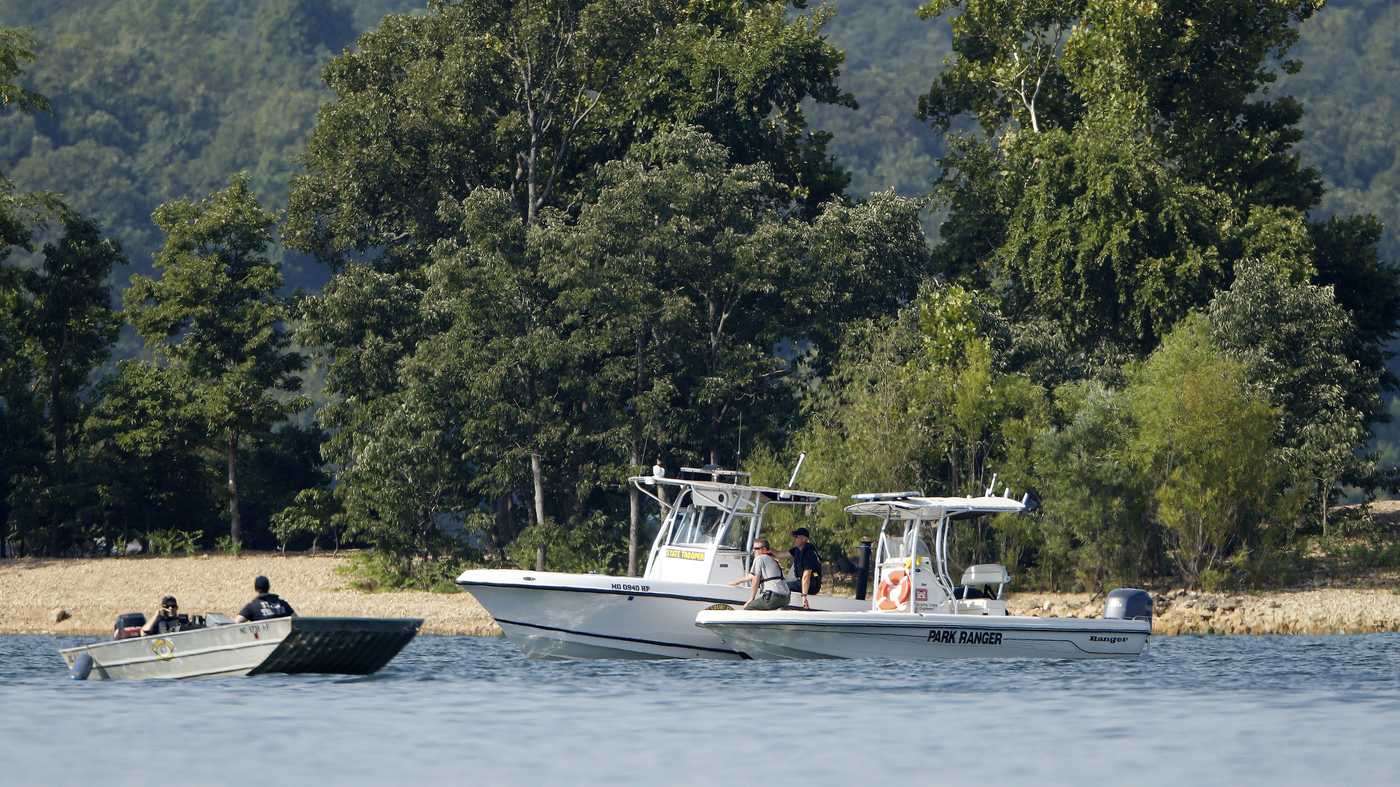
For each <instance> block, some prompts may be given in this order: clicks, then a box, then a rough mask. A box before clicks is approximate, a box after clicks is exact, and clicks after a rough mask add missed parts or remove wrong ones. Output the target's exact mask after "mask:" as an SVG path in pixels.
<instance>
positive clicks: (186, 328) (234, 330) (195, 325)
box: [125, 173, 309, 547]
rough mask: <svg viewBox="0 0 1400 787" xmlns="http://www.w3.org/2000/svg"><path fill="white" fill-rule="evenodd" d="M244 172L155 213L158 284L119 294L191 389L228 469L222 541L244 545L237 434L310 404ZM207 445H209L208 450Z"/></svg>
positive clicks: (271, 217)
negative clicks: (162, 236)
mask: <svg viewBox="0 0 1400 787" xmlns="http://www.w3.org/2000/svg"><path fill="white" fill-rule="evenodd" d="M248 181H249V177H248V175H247V174H246V173H240V174H237V175H234V176H233V177H232V178H231V179H230V182H229V185H228V187H227V188H225V189H222V190H220V191H217V192H215V193H214V194H213V195H211V196H210V197H209V198H208V199H206V200H203V201H200V202H192V201H190V200H185V199H181V200H176V201H174V202H170V203H166V204H165V205H162V206H161V207H160V208H159V209H158V210H157V211H156V213H155V216H154V217H153V218H154V220H155V222H156V225H157V226H158V227H160V229H161V230H163V231H164V232H165V233H166V236H167V237H166V242H165V249H164V250H163V251H162V252H161V253H160V254H159V255H157V258H156V268H157V269H158V270H159V271H161V272H162V273H163V276H162V278H161V279H160V281H156V280H153V279H151V278H148V277H145V276H140V275H137V276H133V277H132V285H131V288H130V289H128V290H127V292H126V296H125V299H126V312H127V315H128V317H129V319H130V321H131V324H132V325H133V326H135V327H136V330H137V331H138V332H139V333H140V334H141V336H142V338H143V339H145V340H146V344H147V346H148V347H151V348H152V349H154V350H155V352H156V354H157V355H158V356H160V357H161V358H162V359H163V360H164V361H165V362H167V363H169V364H171V365H172V366H173V367H174V368H176V369H177V370H178V371H179V372H180V375H181V378H182V379H181V381H180V384H182V385H184V386H187V387H188V388H189V389H190V390H192V391H193V392H194V395H195V398H196V400H197V401H198V402H199V405H200V415H201V418H202V419H204V422H205V424H206V429H207V433H208V434H209V435H210V437H211V439H212V440H214V441H216V443H217V444H219V445H221V447H222V454H223V456H224V459H225V461H226V463H227V468H228V476H227V477H228V494H229V525H230V530H229V532H230V537H231V538H232V539H233V543H234V545H235V547H237V545H239V544H240V543H241V540H242V535H243V533H242V516H241V513H240V510H239V499H240V494H239V485H238V468H237V464H238V451H239V445H240V443H241V441H242V440H243V438H244V436H246V435H247V434H249V433H250V432H252V431H255V430H262V429H267V428H269V427H271V426H272V425H273V424H276V423H278V422H280V421H282V420H284V419H285V418H286V417H287V416H288V415H289V414H291V413H295V412H299V411H301V410H303V409H305V408H306V407H307V406H308V404H309V403H308V402H307V401H306V400H305V399H304V398H302V397H296V398H291V399H288V398H285V397H283V398H279V397H278V396H276V395H275V392H289V393H292V392H296V391H297V390H299V389H300V387H301V378H300V377H298V376H296V372H298V371H300V370H301V369H302V368H303V367H304V365H305V362H304V360H303V358H302V356H301V355H300V354H299V353H295V352H288V348H289V347H290V345H291V340H290V338H289V337H288V335H287V333H286V331H285V330H284V329H283V326H282V321H283V320H284V319H285V318H286V308H285V305H284V303H283V302H282V300H281V299H280V298H278V297H277V295H276V293H277V291H278V290H279V289H280V288H281V287H282V274H281V266H280V265H278V264H277V263H275V262H273V261H272V260H270V259H269V258H268V257H267V256H266V253H267V249H268V246H269V245H271V243H272V227H273V225H274V224H275V223H276V221H277V217H276V215H275V214H271V213H266V212H264V211H263V210H262V208H261V206H260V205H259V204H258V201H257V199H256V198H255V197H254V196H253V195H252V193H251V192H250V191H249V189H248ZM211 447H213V446H211Z"/></svg>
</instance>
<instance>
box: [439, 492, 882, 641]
mask: <svg viewBox="0 0 1400 787" xmlns="http://www.w3.org/2000/svg"><path fill="white" fill-rule="evenodd" d="M748 478H749V474H748V473H744V472H738V471H732V470H722V469H720V468H717V467H714V466H707V467H704V468H690V467H685V468H681V471H680V475H679V477H676V478H668V477H666V476H665V473H664V471H663V470H661V469H660V468H657V470H656V471H654V472H653V474H652V475H650V476H637V477H633V478H630V479H628V482H629V483H631V484H633V485H635V486H636V487H637V489H639V490H640V491H641V492H642V493H643V494H645V495H647V496H648V497H650V498H652V499H653V500H655V501H656V502H658V503H660V504H661V511H662V525H661V530H660V532H659V533H658V534H657V536H656V540H655V542H654V543H653V544H652V548H651V554H650V556H649V557H648V559H647V565H646V571H645V572H644V573H643V575H642V576H641V577H615V576H607V575H604V574H565V573H557V572H550V571H516V570H506V569H476V570H472V571H467V572H465V573H463V574H462V575H461V576H460V577H458V578H457V584H458V585H461V586H462V587H463V588H466V589H467V590H468V591H470V592H471V594H472V595H473V596H475V597H476V599H477V601H480V602H481V605H482V606H483V607H485V608H486V611H487V612H489V613H491V617H493V618H495V619H496V623H497V624H499V625H500V627H501V629H502V630H503V631H504V632H505V634H506V636H507V637H509V638H510V641H511V642H513V643H515V645H516V647H518V648H520V650H521V651H523V652H524V653H525V655H527V656H529V657H531V658H537V659H576V658H585V659H587V658H626V659H666V658H684V659H690V658H711V659H741V658H744V656H743V655H742V654H741V653H739V652H737V651H736V650H734V649H733V648H731V647H729V646H728V645H726V644H725V643H724V642H723V641H721V640H720V638H719V637H718V636H717V635H716V634H715V633H714V632H713V631H709V630H706V629H701V628H697V627H696V626H695V615H696V614H697V613H698V612H700V611H701V610H703V609H707V608H709V609H733V608H737V607H743V606H744V604H745V602H747V601H748V599H749V588H748V587H747V586H731V585H729V584H728V583H729V582H731V581H733V580H736V579H739V578H740V577H743V576H744V575H745V574H747V573H748V572H749V561H750V560H751V559H752V552H751V550H752V548H753V541H754V539H755V538H758V537H759V534H760V533H761V532H762V530H763V518H764V515H765V514H766V513H767V512H768V511H769V509H771V508H772V507H774V506H799V507H801V506H813V505H816V504H818V503H820V502H821V501H823V500H834V499H835V498H834V497H832V496H831V495H823V494H818V493H816V492H803V491H800V490H796V489H783V488H777V487H767V486H754V485H752V484H750V483H748ZM793 478H794V480H793V481H789V482H788V484H789V486H791V484H792V483H794V482H795V479H796V473H795V472H794V474H793ZM809 602H810V604H811V607H812V609H822V610H850V611H855V610H859V609H863V608H864V607H865V603H864V602H860V601H855V600H854V599H846V598H837V597H833V596H821V595H818V596H811V597H809Z"/></svg>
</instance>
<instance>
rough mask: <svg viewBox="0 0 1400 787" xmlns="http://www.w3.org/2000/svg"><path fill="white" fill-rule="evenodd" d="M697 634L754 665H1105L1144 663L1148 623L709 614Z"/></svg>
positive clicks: (702, 618) (864, 614)
mask: <svg viewBox="0 0 1400 787" xmlns="http://www.w3.org/2000/svg"><path fill="white" fill-rule="evenodd" d="M695 625H696V627H697V628H701V629H704V630H706V631H711V632H713V633H714V634H715V635H716V636H717V637H718V638H719V639H720V640H721V641H722V642H724V643H725V645H726V646H728V647H729V648H731V649H733V650H734V651H736V652H738V653H742V654H743V655H745V656H747V657H748V658H752V659H872V658H873V659H900V660H943V659H969V658H984V659H1024V658H1030V659H1107V658H1122V657H1125V656H1139V655H1141V654H1142V653H1143V651H1144V650H1145V649H1146V648H1147V641H1148V637H1149V636H1150V635H1151V633H1152V624H1151V623H1150V622H1148V621H1143V620H1102V619H1081V618H1033V617H1019V616H1009V615H1008V616H992V615H985V616H984V615H949V614H933V613H919V614H903V613H901V614H886V613H879V612H869V611H866V612H857V613H845V612H826V613H823V612H801V611H789V610H775V611H773V612H746V611H743V610H735V611H704V612H700V613H699V614H698V615H697V616H696V620H695Z"/></svg>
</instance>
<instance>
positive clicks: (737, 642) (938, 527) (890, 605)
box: [695, 480, 1152, 660]
mask: <svg viewBox="0 0 1400 787" xmlns="http://www.w3.org/2000/svg"><path fill="white" fill-rule="evenodd" d="M993 484H995V480H993ZM855 499H856V503H855V504H853V505H851V506H848V507H847V508H846V511H847V512H848V513H851V514H856V515H858V516H859V515H864V516H877V517H880V518H882V519H883V523H882V525H881V528H880V542H879V547H878V549H877V555H876V565H877V566H878V568H879V576H878V577H877V582H878V590H877V591H876V593H875V597H874V599H873V600H872V601H871V602H869V608H868V609H865V610H863V611H860V612H808V611H805V610H774V611H771V612H748V611H742V610H732V611H731V610H706V611H703V612H700V613H699V614H697V615H696V618H695V625H696V626H698V627H700V628H702V629H705V630H707V631H712V632H714V633H715V634H717V635H718V636H719V638H720V639H721V640H723V641H724V644H725V645H727V646H729V647H731V648H733V649H734V650H735V651H736V652H738V653H741V654H743V655H744V656H746V657H748V658H753V659H842V658H844V659H858V658H877V659H901V660H903V659H915V660H937V659H965V658H992V659H1002V658H1040V659H1103V658H1115V657H1124V656H1138V655H1141V654H1142V652H1143V651H1144V650H1145V649H1146V648H1147V641H1148V637H1150V636H1151V634H1152V600H1151V597H1150V596H1149V595H1148V594H1147V593H1146V592H1144V591H1142V590H1134V589H1131V588H1121V589H1118V590H1115V591H1113V592H1112V593H1110V594H1109V596H1108V599H1107V602H1106V604H1105V608H1104V617H1103V618H1101V619H1098V620H1091V619H1078V618H1039V617H1026V616H1016V615H1007V614H1006V602H1005V601H1003V600H1002V598H1001V594H1002V588H1003V587H1004V586H1005V585H1006V583H1007V582H1008V581H1009V580H1010V574H1009V572H1007V570H1006V568H1005V567H1003V566H1000V565H995V564H987V565H977V566H970V567H968V568H967V569H966V571H964V573H963V575H962V584H961V585H960V586H955V585H954V584H953V582H952V580H951V579H950V577H949V575H948V530H949V527H950V526H951V523H952V522H954V521H956V520H962V519H971V518H974V517H978V516H985V515H988V514H998V513H1002V514H1010V513H1021V512H1023V511H1024V510H1025V509H1026V500H1025V499H1024V498H1023V499H1022V500H1013V499H1010V496H1009V495H1003V496H1001V497H996V496H993V495H992V490H991V489H989V490H987V494H986V495H984V496H982V497H976V498H974V497H966V498H961V497H923V496H920V495H916V494H914V493H891V494H869V495H856V496H855ZM891 523H895V524H897V525H902V529H903V533H902V534H899V533H898V531H896V532H888V531H889V530H890V525H891ZM925 527H927V528H928V529H929V530H930V531H931V532H930V535H931V536H932V537H933V539H934V548H933V550H932V554H930V550H929V548H928V545H927V544H926V543H925V542H924V541H923V538H922V536H921V531H922V530H923V529H924V528H925ZM978 586H981V587H980V588H979V587H978ZM992 586H996V589H995V591H993V590H992Z"/></svg>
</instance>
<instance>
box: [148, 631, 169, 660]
mask: <svg viewBox="0 0 1400 787" xmlns="http://www.w3.org/2000/svg"><path fill="white" fill-rule="evenodd" d="M151 652H152V653H154V654H156V658H158V659H160V660H161V661H169V660H171V659H173V658H175V646H174V645H172V644H170V640H168V639H166V638H164V637H161V638H160V639H158V640H156V641H155V642H152V643H151Z"/></svg>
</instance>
